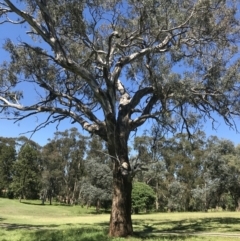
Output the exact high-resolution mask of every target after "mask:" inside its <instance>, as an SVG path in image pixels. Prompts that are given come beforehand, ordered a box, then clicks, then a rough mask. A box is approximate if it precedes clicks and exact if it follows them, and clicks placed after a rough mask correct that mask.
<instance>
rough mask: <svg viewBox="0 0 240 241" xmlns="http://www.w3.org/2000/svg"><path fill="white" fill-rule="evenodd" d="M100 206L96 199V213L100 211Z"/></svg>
mask: <svg viewBox="0 0 240 241" xmlns="http://www.w3.org/2000/svg"><path fill="white" fill-rule="evenodd" d="M100 207H101V205H100V200H99V199H98V200H97V204H96V212H97V213H99V212H100Z"/></svg>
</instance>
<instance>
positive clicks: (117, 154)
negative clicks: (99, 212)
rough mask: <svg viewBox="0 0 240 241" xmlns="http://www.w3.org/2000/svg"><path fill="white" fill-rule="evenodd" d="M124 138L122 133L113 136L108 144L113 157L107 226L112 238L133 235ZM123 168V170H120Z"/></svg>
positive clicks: (124, 134)
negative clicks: (111, 191) (110, 204)
mask: <svg viewBox="0 0 240 241" xmlns="http://www.w3.org/2000/svg"><path fill="white" fill-rule="evenodd" d="M125 131H126V130H125ZM119 133H120V132H119ZM115 134H116V132H115ZM126 136H127V138H128V135H127V134H126V133H125V132H122V134H120V135H117V137H115V136H114V137H115V138H113V139H112V140H111V141H110V142H109V143H108V150H109V154H110V155H111V156H113V157H114V158H113V162H114V167H113V197H112V209H111V217H110V226H109V235H110V236H112V237H126V236H129V235H132V234H133V228H132V219H131V210H132V207H131V204H132V203H131V202H132V200H131V194H132V178H131V175H130V166H129V159H128V146H127V138H126ZM123 166H125V169H123V168H122V167H123Z"/></svg>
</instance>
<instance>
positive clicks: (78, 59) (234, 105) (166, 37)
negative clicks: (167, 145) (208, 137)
mask: <svg viewBox="0 0 240 241" xmlns="http://www.w3.org/2000/svg"><path fill="white" fill-rule="evenodd" d="M237 4H238V1H237V0H171V1H169V0H144V1H138V0H127V1H125V0H124V1H123V0H104V1H103V0H97V1H93V0H83V1H78V0H65V1H59V0H48V1H47V0H31V1H30V0H19V1H11V0H1V1H0V18H1V19H0V21H1V24H8V26H10V24H14V25H16V24H19V25H21V26H23V27H22V28H21V27H20V29H22V31H23V34H22V36H21V38H19V42H18V43H14V42H12V41H11V39H6V42H5V44H4V46H3V47H4V49H5V50H6V51H8V52H9V55H10V60H9V61H4V62H3V63H2V64H1V68H0V108H1V112H5V113H6V114H8V118H12V119H15V120H16V121H20V120H22V119H24V118H27V117H30V116H33V115H37V114H38V113H42V112H43V113H46V114H48V115H47V117H46V120H45V121H44V122H42V123H41V124H39V125H38V126H37V127H36V128H35V130H33V131H37V130H39V129H41V128H44V127H45V126H46V125H47V124H50V123H53V122H59V121H61V120H63V119H65V118H70V119H71V120H72V122H77V123H79V125H80V126H82V128H83V129H84V130H86V131H88V132H89V133H91V134H95V135H98V136H100V138H101V139H102V140H104V141H105V142H106V144H107V148H108V154H109V156H111V158H112V162H113V164H114V168H113V199H112V212H111V219H110V228H109V235H111V236H127V235H131V234H132V233H133V229H132V221H131V190H132V174H133V172H132V170H131V165H130V164H129V157H128V145H127V142H128V139H129V136H130V133H131V132H134V131H136V130H137V128H138V127H139V126H141V125H143V124H144V123H145V122H146V121H147V120H149V121H150V120H152V121H156V122H157V124H158V125H160V126H162V127H163V129H165V130H168V131H175V130H177V129H180V130H182V131H187V132H188V134H190V132H191V130H193V129H194V127H196V126H197V125H198V123H199V121H200V120H207V119H209V118H210V119H211V120H212V123H213V125H214V124H215V119H214V116H213V115H212V113H213V112H215V113H217V114H218V115H220V116H221V117H222V118H223V119H224V121H225V122H226V124H228V125H230V126H231V127H235V124H234V121H233V120H234V119H233V118H234V117H235V116H238V115H239V113H240V105H239V102H240V101H239V95H240V91H239V88H240V87H239V59H238V57H237V56H236V53H237V52H238V45H237V44H238V41H239V33H240V31H239V28H240V27H239V26H240V24H239V14H238V13H237ZM0 27H1V26H0ZM32 40H33V41H32ZM21 82H24V83H25V84H27V83H29V84H30V85H31V86H32V87H34V89H36V96H35V97H34V98H33V99H32V101H31V103H30V104H29V105H27V104H26V105H24V104H22V103H24V102H21V98H22V97H25V96H27V95H28V93H27V92H24V90H22V89H21V88H20V85H19V84H20V83H21ZM18 86H19V87H18ZM148 123H151V122H148Z"/></svg>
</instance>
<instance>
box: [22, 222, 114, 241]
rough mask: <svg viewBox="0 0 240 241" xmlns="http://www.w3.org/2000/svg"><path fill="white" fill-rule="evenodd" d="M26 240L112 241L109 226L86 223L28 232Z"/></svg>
mask: <svg viewBox="0 0 240 241" xmlns="http://www.w3.org/2000/svg"><path fill="white" fill-rule="evenodd" d="M24 240H27V241H28V240H31V241H49V240H51V241H110V240H111V239H110V238H109V237H108V236H107V228H101V227H96V228H95V227H92V225H85V226H84V227H79V228H76V227H74V228H71V227H69V228H67V229H61V230H56V229H55V230H54V229H41V230H36V231H35V232H31V233H28V236H27V237H25V239H24Z"/></svg>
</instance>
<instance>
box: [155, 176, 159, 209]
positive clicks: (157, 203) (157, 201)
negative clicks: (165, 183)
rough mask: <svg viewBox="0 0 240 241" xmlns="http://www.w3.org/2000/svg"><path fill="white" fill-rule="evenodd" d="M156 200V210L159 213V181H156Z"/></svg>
mask: <svg viewBox="0 0 240 241" xmlns="http://www.w3.org/2000/svg"><path fill="white" fill-rule="evenodd" d="M155 192H156V200H155V208H156V211H158V209H159V200H158V179H157V181H156V191H155Z"/></svg>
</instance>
